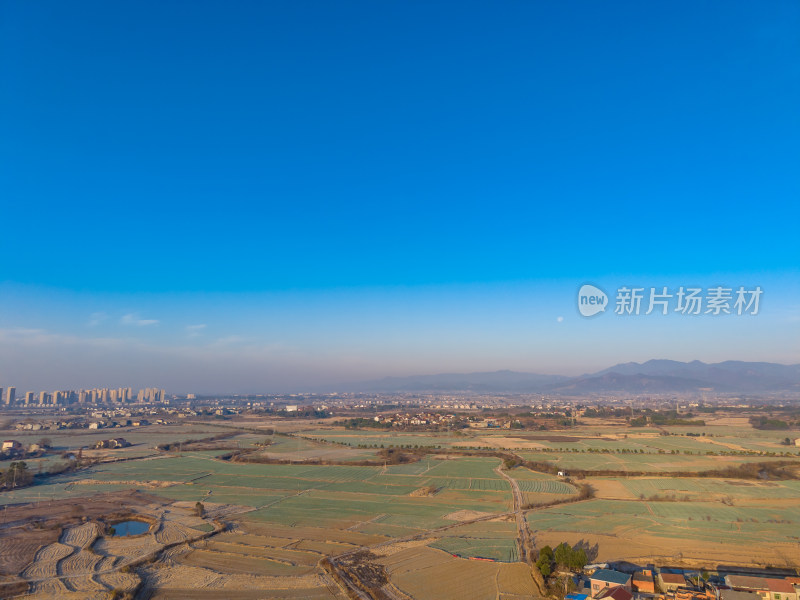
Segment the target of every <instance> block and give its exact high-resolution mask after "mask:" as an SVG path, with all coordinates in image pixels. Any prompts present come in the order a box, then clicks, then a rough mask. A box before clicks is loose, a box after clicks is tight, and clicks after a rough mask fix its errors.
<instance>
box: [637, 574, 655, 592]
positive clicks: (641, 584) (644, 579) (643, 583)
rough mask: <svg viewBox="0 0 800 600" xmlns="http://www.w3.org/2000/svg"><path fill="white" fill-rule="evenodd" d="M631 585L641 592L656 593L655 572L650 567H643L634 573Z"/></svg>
mask: <svg viewBox="0 0 800 600" xmlns="http://www.w3.org/2000/svg"><path fill="white" fill-rule="evenodd" d="M631 586H632V587H633V591H634V592H639V593H640V594H655V593H656V585H655V582H654V581H653V572H652V571H651V570H650V569H643V570H641V571H637V572H636V573H634V574H633V578H632V579H631Z"/></svg>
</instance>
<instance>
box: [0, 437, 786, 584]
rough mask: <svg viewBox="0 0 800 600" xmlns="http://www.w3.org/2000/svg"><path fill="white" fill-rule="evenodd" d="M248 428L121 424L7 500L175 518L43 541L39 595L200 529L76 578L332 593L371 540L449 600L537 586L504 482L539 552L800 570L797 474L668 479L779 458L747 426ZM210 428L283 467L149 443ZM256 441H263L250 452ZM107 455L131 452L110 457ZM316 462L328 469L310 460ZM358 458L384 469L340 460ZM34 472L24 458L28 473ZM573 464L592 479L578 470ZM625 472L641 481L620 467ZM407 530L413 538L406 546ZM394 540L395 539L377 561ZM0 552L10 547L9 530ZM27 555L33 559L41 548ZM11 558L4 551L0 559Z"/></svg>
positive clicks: (402, 575) (404, 577) (387, 561)
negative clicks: (121, 496)
mask: <svg viewBox="0 0 800 600" xmlns="http://www.w3.org/2000/svg"><path fill="white" fill-rule="evenodd" d="M257 428H258V424H257V423H253V422H252V421H251V422H248V429H247V430H244V429H243V430H239V431H237V430H235V429H231V428H230V426H228V427H227V428H222V427H218V426H214V424H208V425H204V424H201V425H197V424H185V425H183V426H182V427H178V426H172V427H167V428H162V429H158V428H156V427H152V426H151V427H147V428H138V430H136V431H128V430H126V431H124V433H123V434H124V435H126V436H128V437H129V438H130V439H131V440H132V441H134V442H135V443H136V444H137V445H136V446H132V447H131V448H126V449H124V451H122V452H120V453H119V454H111V455H110V456H105V457H102V458H103V460H105V461H106V462H101V463H99V464H94V465H93V466H89V467H87V468H84V469H81V470H80V471H77V472H72V473H64V474H61V475H56V476H50V477H47V478H43V479H41V481H39V482H37V483H36V485H32V486H30V487H25V488H20V489H16V490H13V491H5V492H3V493H1V494H0V504H14V503H19V502H26V501H27V502H31V501H32V502H33V503H34V504H33V505H32V506H33V509H32V510H36V509H37V507H38V509H39V510H42V511H46V510H47V507H48V505H49V504H51V503H52V502H58V501H59V499H68V500H70V501H71V502H73V503H75V504H79V505H80V504H81V503H83V502H86V501H87V499H88V498H90V497H91V496H92V495H93V494H96V493H98V492H116V493H127V492H124V490H131V489H138V490H142V491H146V492H147V493H148V494H149V495H150V496H151V497H153V498H158V499H159V502H160V504H159V503H155V504H152V503H151V504H150V505H149V506H150V509H149V510H150V511H151V514H152V515H162V517H163V518H164V519H167V520H168V519H175V521H174V523H171V524H169V525H164V526H162V527H160V528H157V529H156V530H155V532H154V533H153V534H152V537H151V538H148V539H146V540H143V541H136V540H134V541H133V542H117V541H114V542H111V541H109V540H98V541H97V542H95V543H94V545H93V546H92V548H93V551H96V552H98V553H99V554H98V555H97V556H94V555H93V554H92V553H91V552H89V551H88V549H87V548H84V547H80V548H79V547H78V546H77V545H75V546H74V547H73V549H72V550H70V548H69V547H66V546H68V545H69V540H71V539H73V538H71V537H69V536H67V537H63V538H61V541H59V540H50V541H49V542H48V543H50V544H51V545H52V548H51V550H48V552H50V554H48V555H47V557H45V558H43V559H42V560H40V561H39V562H40V567H37V568H38V569H40V570H41V572H42V573H43V574H44V575H43V577H44V578H45V579H44V580H43V581H42V582H41V583H36V585H35V586H34V587H36V589H38V590H39V591H40V592H42V593H45V592H47V591H48V590H50V592H53V593H61V592H62V591H63V590H61V588H59V587H58V585H59V584H57V583H54V582H53V581H54V580H53V581H51V579H48V578H49V577H51V574H50V573H51V571H52V570H53V569H55V568H57V567H58V565H61V568H63V567H64V566H66V567H67V568H69V569H73V570H76V572H80V573H82V572H83V571H81V569H84V570H87V571H88V570H90V569H92V568H94V567H93V566H92V565H95V563H97V564H100V563H99V562H98V561H104V560H105V561H107V560H112V559H113V560H114V561H116V563H115V564H117V565H122V564H125V561H126V560H135V559H136V557H141V556H145V555H146V554H147V553H148V552H153V551H158V549H159V548H161V547H162V545H163V544H164V543H165V540H178V541H180V540H181V539H184V538H187V539H188V538H192V539H195V538H194V537H193V536H201V535H204V534H205V535H207V534H209V533H211V534H212V535H211V537H210V538H209V539H206V540H201V539H197V540H196V541H194V542H191V543H188V544H182V545H180V546H179V547H176V548H173V549H169V550H165V551H164V559H163V560H161V559H159V560H158V561H156V562H155V563H154V564H152V565H150V566H146V567H142V568H140V569H138V570H137V574H136V575H135V576H134V575H129V574H126V573H122V572H120V571H118V570H117V571H115V570H111V571H109V572H108V573H105V572H104V573H103V576H102V577H98V578H96V579H95V580H93V581H89V580H88V579H87V581H85V582H83V583H81V584H80V585H84V584H85V586H86V589H87V590H88V589H90V588H92V589H96V590H100V591H102V589H104V588H102V587H98V586H103V585H105V584H103V581H107V582H108V583H109V585H117V584H118V585H120V586H122V587H125V586H129V587H130V586H132V585H134V583H135V582H133V581H132V580H128V579H125V578H126V577H138V578H139V579H136V581H144V582H145V584H146V586H150V587H149V588H148V589H151V591H152V592H153V597H154V598H188V597H191V593H190V592H191V589H192V586H193V585H194V584H195V583H197V582H202V583H203V585H206V586H207V590H208V595H206V596H203V595H201V596H198V597H201V598H202V597H208V598H222V597H230V596H231V595H235V596H236V597H249V596H248V593H249V592H247V591H248V590H251V589H253V586H255V587H256V588H258V589H264V590H269V591H270V592H269V594H270V597H275V598H292V597H298V598H299V597H303V598H343V597H344V596H343V592H342V590H341V589H339V588H338V587H337V585H336V584H335V583H334V582H333V580H331V579H330V578H329V576H328V574H327V573H326V572H325V571H324V570H323V569H321V568H320V567H319V566H318V563H319V560H320V559H321V558H322V557H325V556H337V555H340V554H342V553H346V552H350V551H354V550H357V549H359V548H363V547H367V548H373V549H374V551H375V554H376V556H377V559H376V560H377V561H378V562H379V563H380V564H382V565H384V566H385V568H386V570H387V573H388V574H389V577H390V580H391V582H392V584H393V585H395V586H396V587H397V588H398V589H400V590H401V591H402V592H403V593H405V594H409V595H411V596H413V597H414V598H431V597H436V598H439V597H441V598H449V597H456V596H459V594H461V595H463V590H464V589H469V590H470V592H469V597H476V598H481V597H486V598H497V597H501V598H513V597H519V596H524V595H526V594H528V595H530V594H532V593H535V591H534V592H532V591H531V590H534V589H535V585H534V584H533V582H532V579H531V577H530V571H529V568H528V567H527V566H526V565H524V564H523V563H521V562H519V561H520V560H521V558H520V552H519V548H518V546H517V537H518V530H517V523H516V521H515V515H514V513H513V512H512V511H513V510H514V506H515V505H514V501H513V498H512V486H511V484H510V480H513V481H514V482H515V485H516V486H518V488H519V492H520V501H521V503H522V504H521V505H522V506H530V507H531V508H530V509H528V510H525V511H524V513H523V514H524V515H525V521H524V522H527V523H528V525H529V528H530V531H531V534H532V538H533V543H534V545H535V546H538V547H541V546H542V545H544V544H551V545H556V544H558V543H560V542H562V541H567V542H569V543H572V544H575V543H578V542H582V543H584V544H585V547H587V548H589V549H590V550H592V552H593V554H592V557H593V559H594V558H596V559H598V560H617V559H626V560H631V561H634V562H635V561H647V562H653V561H654V560H664V561H669V562H671V563H673V564H681V563H686V564H698V563H705V562H706V561H709V560H718V561H728V562H731V563H734V564H735V563H741V564H753V565H758V564H766V563H767V562H769V561H772V564H783V563H786V564H790V563H791V564H795V563H796V562H797V560H796V558H793V557H795V556H796V553H795V552H794V549H795V548H796V547H797V544H798V543H800V534H798V533H797V532H798V531H800V509H799V508H798V506H800V480H796V479H787V480H779V479H778V480H772V479H763V478H762V479H736V478H731V477H727V478H707V477H689V476H681V477H670V476H668V475H669V473H670V472H675V471H686V472H692V471H702V470H707V469H719V468H720V467H724V466H736V465H741V464H744V463H748V462H765V461H770V460H786V456H784V452H785V450H784V449H782V448H780V444H779V442H780V439H779V438H778V436H776V435H775V434H774V433H769V432H760V431H755V430H752V429H748V428H747V427H742V426H740V427H737V428H734V430H731V429H729V428H725V427H717V428H716V429H713V428H708V429H709V431H708V432H707V433H708V435H706V436H698V435H686V434H687V433H693V434H694V433H697V432H698V431H699V432H700V433H702V432H703V431H704V428H700V429H698V430H697V431H695V430H694V429H693V430H686V429H685V428H675V429H670V430H667V431H668V433H669V435H664V434H663V432H662V433H661V434H660V433H658V432H656V431H653V430H647V429H641V430H626V433H624V434H619V433H614V432H613V431H609V430H608V429H607V428H605V429H603V430H602V431H600V430H599V429H593V428H589V427H583V428H579V429H575V430H570V431H569V432H568V434H567V433H564V434H561V433H558V434H551V433H549V432H509V431H502V432H497V431H473V430H469V431H465V432H463V433H461V434H460V435H453V434H450V433H435V434H432V433H406V432H395V431H391V432H384V431H378V432H376V431H352V430H343V429H342V428H335V427H327V428H320V427H319V426H317V427H315V428H309V427H306V428H305V429H303V428H302V427H300V428H297V429H294V430H293V431H292V432H289V433H292V435H280V434H276V435H268V432H266V427H264V429H265V433H264V434H263V435H262V434H260V433H257V432H255V431H254V430H255V429H257ZM220 433H225V434H226V438H225V439H224V440H221V441H222V442H224V443H225V444H224V445H225V447H228V448H230V447H235V448H238V449H241V448H244V449H247V448H252V449H253V454H251V456H255V457H256V458H258V457H265V458H268V459H273V460H277V461H285V462H282V463H280V464H278V463H276V462H270V463H269V464H267V463H258V462H243V461H242V462H231V461H229V460H222V459H220V458H219V456H220V455H221V454H222V453H223V452H222V451H221V450H215V449H202V448H201V449H197V448H193V447H191V446H190V447H188V448H183V447H179V448H177V449H173V450H170V451H168V452H162V451H158V450H156V449H155V448H154V446H155V445H156V444H159V443H174V442H176V441H181V440H184V441H185V440H188V439H198V438H202V437H210V436H214V435H219V434H220ZM37 434H39V432H37ZM108 435H109V432H102V433H91V434H88V433H81V434H77V435H75V434H72V433H69V434H64V435H61V434H59V433H58V432H54V434H53V435H52V436H49V437H51V438H53V441H54V443H55V444H58V445H59V446H60V447H63V448H64V449H67V450H73V451H74V450H77V449H78V448H79V447H80V446H78V445H79V444H86V443H89V442H91V441H92V440H95V439H98V438H100V439H102V438H103V437H104V436H105V437H107V436H108ZM301 436H302V437H301ZM38 437H42V436H41V435H39V436H38ZM265 440H271V444H270V445H268V446H259V447H256V446H255V444H256V443H258V444H261V443H263V442H264V441H265ZM381 444H383V445H384V447H386V446H389V445H393V446H396V447H403V448H405V449H409V448H412V449H413V448H414V447H415V446H416V447H418V448H420V447H424V448H423V449H421V450H417V451H416V452H415V453H414V456H413V458H412V459H411V461H410V462H403V463H400V464H390V463H388V461H387V463H386V464H380V460H379V458H378V457H379V454H378V451H379V449H380V445H381ZM222 446H223V444H221V445H220V447H222ZM359 446H362V447H360V448H359ZM364 446H367V447H364ZM373 446H377V449H376V448H375V447H373ZM437 446H438V447H441V448H442V449H437ZM470 446H474V447H482V448H486V447H490V448H494V449H495V450H498V449H506V450H505V451H506V452H508V451H509V450H508V449H513V450H511V451H513V452H514V453H515V454H516V455H518V456H519V457H521V458H523V459H528V460H532V461H542V462H546V463H549V464H550V465H551V467H549V468H548V469H552V468H553V467H557V468H559V469H564V470H567V471H568V473H567V475H568V476H567V477H557V476H555V475H553V474H551V473H545V472H540V471H536V470H532V469H530V468H526V467H524V466H515V467H513V468H508V469H506V470H505V471H502V472H501V471H500V470H499V469H500V467H501V465H502V464H503V458H501V456H507V454H503V455H500V454H498V455H494V456H491V455H485V454H484V455H480V454H479V453H475V452H473V451H470V450H469V448H470ZM470 452H471V454H470ZM709 452H710V453H709ZM792 452H794V451H793V450H792ZM758 453H761V454H758ZM764 453H772V454H764ZM113 458H126V459H128V460H117V461H113V462H108V461H109V460H110V459H113ZM39 460H41V461H42V462H43V463H44V464H45V466H46V465H48V464H56V462H57V461H59V460H61V459H60V458H58V457H57V456H56V455H54V454H51V455H48V456H46V457H44V458H42V459H39ZM316 460H322V461H328V462H333V463H335V464H313V463H309V464H303V462H304V461H316ZM364 460H367V461H371V462H372V463H377V464H372V465H371V466H361V465H358V464H351V463H353V462H358V461H364ZM36 465H37V463H36V462H34V461H33V460H32V461H31V468H37V467H36ZM570 469H581V470H585V471H589V472H591V471H592V470H597V471H600V472H601V473H598V474H591V473H588V474H587V475H586V478H585V479H576V478H574V477H570V476H569V470H570ZM633 471H641V472H647V473H649V474H648V475H646V476H621V474H624V472H633ZM602 472H605V474H603V473H602ZM609 472H611V473H613V474H609ZM657 473H664V475H663V476H658V475H656V474H657ZM582 484H588V485H589V486H591V488H592V489H593V490H594V493H595V497H594V498H593V499H585V500H580V501H577V502H576V501H575V500H576V499H578V497H579V491H580V489H579V488H580V486H581V485H582ZM197 502H201V503H203V504H204V506H206V507H207V510H209V511H210V512H209V515H210V516H209V519H212V518H217V517H216V516H214V515H217V516H218V517H219V518H221V519H223V520H224V522H225V523H228V524H229V526H230V528H231V529H230V531H227V532H224V533H216V532H215V531H214V527H215V525H213V524H212V522H211V521H208V520H206V521H205V522H202V521H199V520H195V521H192V520H191V519H192V518H193V517H190V516H189V514H188V512H187V511H189V510H190V509H191V507H194V506H195V503H197ZM564 502H568V503H564ZM172 507H176V508H174V509H173V508H172ZM493 516H496V518H492V517H493ZM181 536H184V537H181ZM412 536H424V539H423V538H420V539H421V541H419V542H415V543H414V544H412V543H411V542H408V540H410V539H411V538H412ZM51 537H52V536H51ZM43 539H44V538H43ZM47 539H50V538H47ZM75 539H77V538H75ZM57 544H62V546H58V545H57ZM126 544H127V545H126ZM392 544H399V546H398V547H397V548H396V549H395V550H392V551H391V552H389V551H387V553H386V554H385V555H384V554H382V548H392V547H393V546H392ZM403 544H411V545H409V546H408V547H406V546H404V545H403ZM0 547H3V548H5V546H3V545H2V539H0ZM20 548H22V546H20ZM24 548H26V550H25V552H26V554H24V556H29V557H30V556H32V553H33V552H35V551H36V549H37V547H34V546H31V547H28V546H25V547H24ZM67 552H69V554H66V555H65V556H64V557H62V556H61V554H59V553H67ZM51 555H52V556H51ZM123 555H124V558H123ZM454 555H456V556H454ZM9 556H10V557H12V555H11V554H10V555H9ZM13 556H16V554H13ZM20 556H22V555H20ZM48 557H49V558H48ZM104 557H105V558H104ZM15 561H16V562H15ZM48 561H49V562H48ZM58 561H63V562H58ZM93 561H94V562H93ZM17 562H19V561H18V560H16V559H14V560H11V558H9V562H8V564H9V565H16V564H17ZM103 564H106V563H103ZM27 566H29V565H27ZM23 567H26V565H22V566H21V567H20V566H15V567H14V568H15V569H17V570H18V571H19V572H20V573H22V574H23V576H24V577H29V578H30V579H31V580H33V579H35V578H36V577H35V576H36V574H37V573H39V571H37V570H36V569H37V568H33V567H31V569H32V570H28V571H25V570H24V569H23ZM9 568H11V567H9ZM98 568H99V567H98ZM48 569H50V570H48ZM53 573H55V571H53ZM32 585H33V584H32ZM76 585H77V584H76ZM137 585H138V584H137ZM93 586H94V587H93ZM208 586H212V587H208ZM212 588H213V591H212ZM98 593H100V592H99V591H98ZM148 593H149V592H148ZM215 594H216V595H215ZM226 594H227V596H226ZM254 597H255V596H254ZM459 597H461V596H459Z"/></svg>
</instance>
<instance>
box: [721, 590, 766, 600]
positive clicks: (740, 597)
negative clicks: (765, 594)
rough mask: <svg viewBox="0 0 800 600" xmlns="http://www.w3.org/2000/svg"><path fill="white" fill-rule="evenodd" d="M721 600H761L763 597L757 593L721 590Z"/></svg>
mask: <svg viewBox="0 0 800 600" xmlns="http://www.w3.org/2000/svg"><path fill="white" fill-rule="evenodd" d="M719 600H761V596H759V595H758V594H756V593H755V592H743V591H740V590H732V589H721V590H719Z"/></svg>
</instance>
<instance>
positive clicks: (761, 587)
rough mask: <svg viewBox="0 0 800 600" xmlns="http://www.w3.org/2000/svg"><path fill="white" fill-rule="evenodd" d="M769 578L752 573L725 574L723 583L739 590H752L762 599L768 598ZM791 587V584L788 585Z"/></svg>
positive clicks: (767, 599) (766, 599)
mask: <svg viewBox="0 0 800 600" xmlns="http://www.w3.org/2000/svg"><path fill="white" fill-rule="evenodd" d="M768 582H769V579H767V578H766V577H754V576H752V575H726V576H725V583H726V584H727V585H728V586H730V587H731V588H733V589H734V590H737V591H740V592H754V593H756V594H758V595H759V596H760V597H761V598H763V600H769V599H770V597H771V595H770V592H769V583H768ZM790 587H791V586H790Z"/></svg>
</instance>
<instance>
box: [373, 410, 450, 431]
mask: <svg viewBox="0 0 800 600" xmlns="http://www.w3.org/2000/svg"><path fill="white" fill-rule="evenodd" d="M455 418H456V417H455V415H443V414H439V413H429V412H420V413H415V414H411V413H395V414H393V415H376V416H375V417H373V420H374V421H375V422H376V423H380V424H381V425H391V426H392V427H422V426H428V425H448V424H451V423H452V422H453V421H454V420H455Z"/></svg>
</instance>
